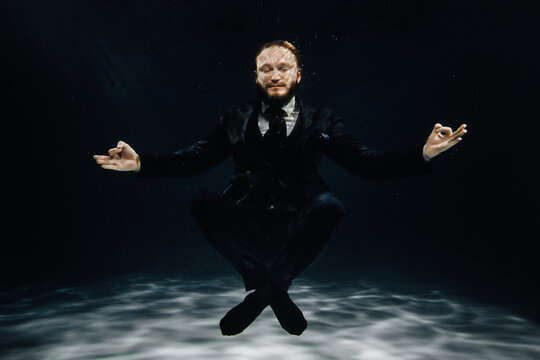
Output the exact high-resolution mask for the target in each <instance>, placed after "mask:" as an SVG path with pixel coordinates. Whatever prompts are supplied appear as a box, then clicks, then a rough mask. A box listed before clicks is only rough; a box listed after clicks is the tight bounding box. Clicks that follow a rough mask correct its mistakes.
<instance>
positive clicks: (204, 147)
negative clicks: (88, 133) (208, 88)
mask: <svg viewBox="0 0 540 360" xmlns="http://www.w3.org/2000/svg"><path fill="white" fill-rule="evenodd" d="M230 154H231V149H230V144H229V140H228V136H227V132H226V127H225V123H224V120H223V117H221V118H220V119H219V121H218V123H217V124H216V125H215V126H214V128H213V129H212V131H211V132H210V134H208V135H207V136H206V137H205V138H203V139H202V140H200V141H198V142H197V143H195V144H193V145H191V146H190V147H188V148H186V149H182V150H179V151H176V152H174V153H171V154H146V153H141V154H140V155H139V154H137V153H136V152H135V151H134V150H133V149H132V148H131V147H130V146H129V145H128V144H126V143H124V142H122V141H121V142H119V143H118V146H117V147H116V148H113V149H111V150H109V156H103V155H96V156H94V159H96V162H97V163H98V164H101V167H102V168H104V169H110V170H117V171H135V172H136V174H137V175H140V176H163V177H165V176H167V177H172V176H179V177H189V176H195V175H198V174H201V173H203V172H204V171H206V170H209V169H211V168H212V167H214V166H216V165H218V164H219V163H221V162H222V161H223V160H225V159H226V158H227V157H228V156H229V155H230Z"/></svg>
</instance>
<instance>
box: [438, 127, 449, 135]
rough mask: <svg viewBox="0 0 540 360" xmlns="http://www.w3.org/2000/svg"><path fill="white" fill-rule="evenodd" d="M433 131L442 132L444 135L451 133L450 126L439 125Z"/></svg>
mask: <svg viewBox="0 0 540 360" xmlns="http://www.w3.org/2000/svg"><path fill="white" fill-rule="evenodd" d="M435 132H437V133H439V134H441V133H444V135H449V134H451V133H452V128H450V127H448V126H441V127H440V128H438V129H437V130H435ZM441 135H443V134H441Z"/></svg>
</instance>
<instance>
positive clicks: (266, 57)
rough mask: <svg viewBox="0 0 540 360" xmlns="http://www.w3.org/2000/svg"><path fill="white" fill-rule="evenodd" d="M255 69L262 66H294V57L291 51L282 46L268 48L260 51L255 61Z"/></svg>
mask: <svg viewBox="0 0 540 360" xmlns="http://www.w3.org/2000/svg"><path fill="white" fill-rule="evenodd" d="M255 62H256V63H257V67H259V66H262V65H264V64H271V65H272V64H281V63H289V64H292V65H295V64H296V56H294V54H293V53H292V51H291V50H289V49H287V48H286V47H283V46H271V47H269V48H266V49H264V50H263V51H261V53H260V54H259V56H257V58H256V59H255Z"/></svg>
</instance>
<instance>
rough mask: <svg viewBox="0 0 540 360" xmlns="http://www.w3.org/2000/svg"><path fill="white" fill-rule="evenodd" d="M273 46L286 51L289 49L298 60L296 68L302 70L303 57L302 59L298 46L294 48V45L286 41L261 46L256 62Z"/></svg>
mask: <svg viewBox="0 0 540 360" xmlns="http://www.w3.org/2000/svg"><path fill="white" fill-rule="evenodd" d="M272 46H280V47H284V48H285V49H289V51H290V52H292V53H293V55H294V57H295V58H296V66H297V67H298V68H299V69H301V68H302V62H301V57H300V51H298V49H297V48H296V46H294V45H293V44H291V43H290V42H288V41H286V40H274V41H269V42H267V43H265V44H263V46H261V48H260V49H259V51H258V52H257V54H256V55H255V61H257V58H258V57H259V55H260V54H261V53H262V52H263V51H264V50H265V49H268V48H270V47H272Z"/></svg>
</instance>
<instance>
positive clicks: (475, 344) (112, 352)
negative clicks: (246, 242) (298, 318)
mask: <svg viewBox="0 0 540 360" xmlns="http://www.w3.org/2000/svg"><path fill="white" fill-rule="evenodd" d="M36 290H37V289H32V291H28V289H21V290H19V292H18V293H13V292H12V293H10V294H9V297H10V298H12V299H13V297H14V296H17V297H19V298H18V300H15V301H11V302H7V303H5V304H4V305H1V307H0V309H1V312H0V358H2V359H21V360H23V359H24V360H31V359H40V360H41V359H55V360H57V359H58V360H60V359H70V360H72V359H145V360H146V359H223V360H228V359H231V360H243V359H250V360H251V359H255V360H257V359H275V358H277V359H294V360H304V359H306V360H317V359H325V360H327V359H339V360H345V359H362V360H394V359H396V360H397V359H399V360H417V359H418V360H420V359H422V360H424V359H426V360H427V359H438V360H441V359H458V360H459V359H467V360H469V359H474V360H478V359H489V360H499V359H531V360H532V359H535V360H537V359H540V327H539V326H538V325H536V324H534V323H531V322H529V321H527V320H525V319H523V318H520V317H518V316H515V315H513V314H511V313H508V312H507V311H505V310H504V309H501V308H497V307H490V306H486V305H482V304H477V303H470V302H467V301H466V300H463V299H456V298H451V297H449V296H448V295H445V294H444V293H441V292H437V291H426V290H422V291H420V290H414V289H411V290H410V291H404V290H400V291H396V290H388V289H383V288H377V287H374V286H371V285H366V284H354V285H351V284H348V285H335V284H334V285H332V286H324V285H318V284H311V283H308V282H302V281H299V282H296V283H294V284H293V287H292V288H291V291H290V295H291V298H292V299H293V300H294V301H295V302H296V303H297V304H298V306H299V307H300V308H301V309H302V310H303V311H304V315H305V317H306V319H307V320H308V323H309V326H308V329H307V330H306V331H305V332H304V334H303V335H302V336H300V337H296V336H292V335H289V334H288V333H286V332H285V331H284V330H282V329H281V327H280V326H279V323H278V322H277V320H276V319H275V317H274V314H273V313H272V311H271V309H270V308H267V309H265V311H264V312H263V313H262V315H261V316H260V317H259V318H258V319H257V320H256V321H255V322H254V323H253V324H252V325H251V326H250V327H249V328H248V329H246V330H245V331H244V332H243V333H242V334H240V335H237V336H234V337H224V336H222V335H221V333H220V330H219V326H218V322H219V319H220V318H221V317H222V316H223V315H224V314H225V313H226V312H227V310H229V309H230V308H231V307H232V306H234V305H236V304H237V303H238V302H240V301H242V299H243V298H244V296H245V295H246V293H245V292H244V291H243V288H242V286H241V284H240V283H239V281H238V280H237V279H218V280H212V281H205V282H202V281H183V280H178V279H175V280H161V281H154V280H149V279H142V278H136V279H135V278H133V279H129V280H124V281H120V282H117V283H115V284H110V283H107V284H102V285H99V286H87V287H72V288H61V289H42V290H41V291H38V295H36ZM31 293H33V295H30V294H31ZM4 295H5V294H4ZM4 298H5V296H4Z"/></svg>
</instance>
